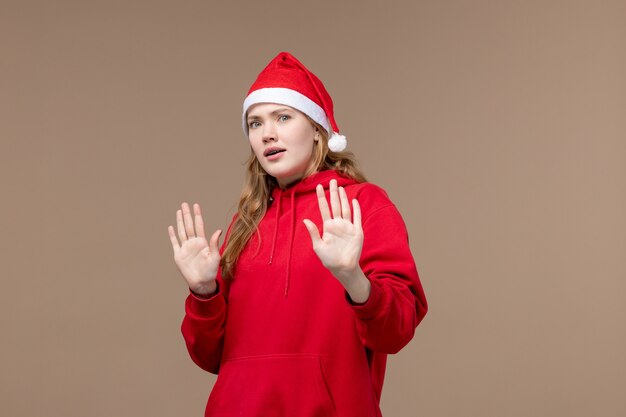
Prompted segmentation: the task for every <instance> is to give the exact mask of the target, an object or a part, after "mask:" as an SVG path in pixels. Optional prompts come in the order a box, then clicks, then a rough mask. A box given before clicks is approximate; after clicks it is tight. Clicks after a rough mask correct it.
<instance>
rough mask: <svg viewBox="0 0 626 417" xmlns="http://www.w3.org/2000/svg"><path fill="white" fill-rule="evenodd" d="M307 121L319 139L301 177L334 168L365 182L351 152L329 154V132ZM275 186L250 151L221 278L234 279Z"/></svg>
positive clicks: (224, 256) (222, 262)
mask: <svg viewBox="0 0 626 417" xmlns="http://www.w3.org/2000/svg"><path fill="white" fill-rule="evenodd" d="M305 116H306V114H305ZM306 118H307V119H308V120H309V122H310V123H311V124H312V125H313V126H314V127H315V128H316V129H317V131H318V132H319V133H320V136H321V137H320V139H319V140H318V141H316V142H314V145H313V146H314V149H313V158H312V160H311V164H310V166H309V169H308V170H307V171H306V172H305V174H304V176H303V178H306V177H308V176H309V175H311V174H313V173H314V172H317V171H325V170H329V169H334V170H336V171H338V172H339V173H340V174H342V175H344V176H347V177H349V178H352V179H354V180H356V181H357V182H367V180H366V178H365V176H364V175H363V173H362V172H361V170H360V169H359V167H358V164H357V162H356V158H355V156H354V154H353V153H352V152H350V151H342V152H333V151H331V150H330V149H329V148H328V132H326V130H325V129H324V128H323V127H322V126H320V125H319V124H318V123H316V122H314V121H313V120H312V119H311V118H310V117H309V116H306ZM274 187H278V182H277V181H276V179H275V178H274V177H272V176H271V175H269V174H268V173H267V172H265V170H264V169H263V167H262V166H261V163H260V162H259V160H258V159H257V157H256V155H255V154H254V152H253V151H251V153H250V156H249V157H248V160H247V162H246V179H245V182H244V186H243V190H242V191H241V196H240V197H239V205H238V208H237V216H236V218H235V221H234V223H233V224H232V226H231V229H230V232H229V235H228V240H227V242H226V246H225V248H224V253H223V254H222V259H221V260H220V266H221V268H222V277H223V278H224V279H232V278H234V276H235V268H236V265H237V260H238V259H239V255H240V254H241V252H242V251H243V249H244V248H245V246H246V244H247V243H248V240H250V237H251V236H252V233H254V232H256V233H259V231H258V229H257V226H258V224H259V223H260V222H261V219H262V218H263V216H264V215H265V212H266V211H267V207H268V200H269V197H270V196H271V193H272V190H273V189H274Z"/></svg>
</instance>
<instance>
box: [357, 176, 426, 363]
mask: <svg viewBox="0 0 626 417" xmlns="http://www.w3.org/2000/svg"><path fill="white" fill-rule="evenodd" d="M357 199H358V201H359V204H360V206H361V211H362V215H363V223H362V224H363V234H364V241H363V250H362V252H361V260H360V265H361V269H362V270H363V272H364V273H365V276H366V277H367V278H368V279H369V280H370V282H371V284H372V285H371V292H370V296H369V298H368V299H367V301H365V302H364V303H361V304H356V303H353V302H352V301H351V299H350V297H349V295H348V293H347V292H346V293H345V295H346V299H347V300H348V302H349V303H350V304H351V306H352V308H353V310H354V312H355V315H356V317H357V330H358V332H359V335H360V337H361V340H362V341H363V343H364V344H365V345H366V346H367V347H369V348H370V349H372V350H374V351H378V352H381V353H397V352H398V351H400V349H402V348H403V347H404V346H405V345H406V344H407V343H409V341H410V340H411V339H412V338H413V335H414V333H415V328H416V327H417V325H418V324H419V323H420V322H421V321H422V319H423V318H424V316H425V315H426V311H427V310H428V305H427V302H426V297H425V295H424V290H423V288H422V285H421V282H420V279H419V275H418V272H417V268H416V266H415V261H414V259H413V255H412V254H411V250H410V248H409V239H408V234H407V230H406V226H405V223H404V220H403V219H402V216H401V215H400V213H399V211H398V209H397V208H396V206H395V205H394V204H393V203H392V202H391V200H389V197H388V196H387V194H386V193H385V191H384V190H383V189H382V188H380V187H377V186H375V185H372V184H368V186H367V187H364V188H363V189H362V191H361V192H360V193H359V195H358V196H357Z"/></svg>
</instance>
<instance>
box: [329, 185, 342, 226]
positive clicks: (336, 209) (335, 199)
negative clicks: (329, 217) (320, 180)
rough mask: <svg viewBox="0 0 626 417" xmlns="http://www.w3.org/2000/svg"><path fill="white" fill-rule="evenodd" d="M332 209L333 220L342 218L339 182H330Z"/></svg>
mask: <svg viewBox="0 0 626 417" xmlns="http://www.w3.org/2000/svg"><path fill="white" fill-rule="evenodd" d="M330 209H331V211H332V212H333V218H334V219H337V218H339V217H341V203H340V202H339V192H338V191H337V180H330Z"/></svg>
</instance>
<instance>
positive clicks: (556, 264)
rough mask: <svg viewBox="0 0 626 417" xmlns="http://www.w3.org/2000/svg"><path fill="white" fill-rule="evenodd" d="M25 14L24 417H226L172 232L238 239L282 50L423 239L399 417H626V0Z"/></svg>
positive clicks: (14, 153) (4, 346)
mask: <svg viewBox="0 0 626 417" xmlns="http://www.w3.org/2000/svg"><path fill="white" fill-rule="evenodd" d="M0 5H1V6H0V7H1V10H0V42H1V43H0V51H1V53H0V66H1V67H0V74H1V77H0V97H1V99H0V100H1V101H0V103H1V104H0V105H1V107H0V118H1V119H0V120H1V123H0V129H1V131H0V137H1V140H2V147H1V161H0V162H1V165H0V169H1V171H0V174H1V178H2V204H1V210H2V211H1V213H0V218H1V220H2V239H1V240H0V241H1V242H2V243H1V244H2V248H1V249H2V250H1V253H2V280H1V281H0V282H1V287H0V323H1V326H2V327H1V333H0V337H1V339H2V342H1V358H0V361H1V362H0V365H1V370H0V396H1V398H0V415H2V416H11V417H20V416H35V415H46V416H64V417H73V416H77V417H78V416H81V417H84V416H93V417H98V416H148V415H149V416H200V415H202V412H203V410H204V404H205V401H206V398H207V396H208V393H209V390H210V388H211V386H212V384H213V382H214V377H213V376H212V375H209V374H206V373H205V372H204V371H202V370H200V369H199V368H197V367H196V366H195V365H194V364H193V363H192V362H191V360H190V359H189V357H188V355H187V352H186V350H185V347H184V343H183V339H182V336H181V334H180V329H179V326H180V321H181V319H182V316H183V300H184V297H185V295H186V291H187V290H186V287H185V284H184V282H183V280H182V279H181V277H180V276H179V275H178V271H177V270H176V267H175V265H174V262H173V257H172V252H171V246H170V243H169V240H168V237H167V230H166V229H167V226H168V225H169V224H173V222H174V215H175V210H176V209H177V208H178V206H179V204H180V202H181V201H183V200H185V201H189V202H199V203H200V204H201V205H202V207H203V209H204V211H205V214H206V223H207V228H208V229H210V230H211V231H212V230H214V229H216V228H218V227H220V228H223V227H225V226H226V224H227V221H228V219H230V216H231V215H232V213H233V212H234V209H235V204H236V200H237V197H238V194H239V191H240V189H241V184H242V179H243V165H242V164H243V161H244V160H245V159H246V157H247V155H248V152H249V147H248V145H247V143H246V139H245V138H244V136H243V133H242V132H241V128H240V107H241V103H242V100H243V97H244V96H245V93H246V91H247V89H248V87H249V85H250V84H251V83H252V81H253V80H254V78H255V77H256V75H257V73H258V72H259V71H260V70H261V69H262V68H263V67H264V66H265V65H266V63H267V62H268V61H269V60H270V59H271V58H272V57H274V56H275V55H276V54H277V53H278V52H279V51H281V50H288V51H291V52H292V53H294V54H295V55H296V56H297V57H298V58H299V59H300V60H302V61H303V62H304V63H305V64H306V65H307V66H308V67H309V68H311V69H312V70H313V71H314V72H315V73H316V74H318V75H319V76H320V78H321V79H322V80H324V82H325V83H326V86H327V87H328V89H329V90H330V92H331V94H332V96H333V98H334V100H335V105H336V115H337V120H338V123H339V126H340V127H341V130H342V131H343V132H344V133H345V134H346V135H347V137H348V140H349V149H351V150H353V151H354V152H355V153H356V154H357V156H358V157H359V159H360V161H361V163H362V165H363V167H364V169H365V171H366V174H367V175H368V177H369V178H370V180H371V181H372V182H375V183H377V184H379V185H381V186H383V187H385V188H386V189H387V190H388V192H389V195H390V196H391V198H392V199H393V200H394V201H395V202H396V203H397V205H398V207H399V209H400V211H401V212H402V213H403V215H404V217H405V220H406V223H407V226H408V228H409V233H410V236H411V246H412V250H413V253H414V255H415V259H416V262H417V264H418V269H419V271H420V275H421V278H422V281H423V284H424V287H425V289H426V292H427V296H428V299H429V302H430V306H431V310H430V313H429V315H428V316H427V317H426V319H425V321H424V322H423V323H422V325H421V326H420V327H419V328H418V331H417V333H416V336H415V339H414V340H413V341H412V342H411V343H410V344H409V345H408V346H407V347H406V348H405V349H404V350H403V351H402V352H400V353H399V354H397V355H394V356H391V357H390V358H389V368H388V372H387V379H386V383H385V387H384V391H383V399H382V408H383V412H384V414H385V416H386V417H392V416H429V417H439V416H460V415H463V416H513V417H515V416H570V417H573V416H590V415H594V416H607V417H608V416H624V415H626V401H625V400H624V396H623V394H624V390H625V388H626V360H625V354H624V352H626V325H625V323H624V321H625V320H624V318H625V317H626V305H625V303H624V296H625V295H626V291H625V290H626V283H625V278H626V262H625V261H624V258H625V256H624V255H625V252H626V251H625V248H626V218H625V213H626V210H625V209H626V187H625V181H624V180H625V178H626V79H625V74H626V48H625V42H626V25H625V24H624V22H625V21H626V4H625V2H623V1H621V2H617V1H615V2H612V1H518V2H509V1H500V2H498V1H440V2H425V1H411V2H408V1H407V2H358V1H351V2H336V1H332V2H330V1H328V2H324V1H316V2H307V3H304V2H303V3H296V2H293V1H272V2H250V4H243V3H241V4H239V3H238V2H231V3H230V4H229V5H223V4H221V3H220V5H217V4H215V3H213V2H209V1H178V2H175V1H147V0H146V1H98V2H89V1H74V2H71V1H49V2H45V1H27V0H26V1H17V0H16V1H6V0H2V1H0Z"/></svg>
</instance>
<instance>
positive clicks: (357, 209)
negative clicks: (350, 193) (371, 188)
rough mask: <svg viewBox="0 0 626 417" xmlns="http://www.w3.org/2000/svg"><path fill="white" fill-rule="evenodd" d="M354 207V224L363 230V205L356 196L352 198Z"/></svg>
mask: <svg viewBox="0 0 626 417" xmlns="http://www.w3.org/2000/svg"><path fill="white" fill-rule="evenodd" d="M352 208H353V211H354V221H353V223H354V225H355V226H356V227H357V228H358V229H359V230H360V231H363V227H362V225H361V205H360V204H359V201H358V200H357V199H356V198H353V199H352Z"/></svg>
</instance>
